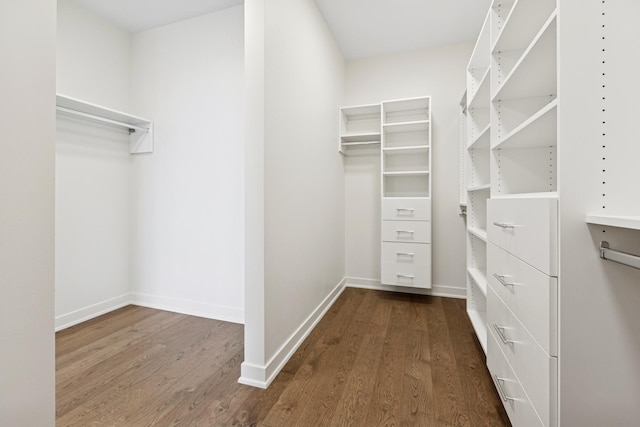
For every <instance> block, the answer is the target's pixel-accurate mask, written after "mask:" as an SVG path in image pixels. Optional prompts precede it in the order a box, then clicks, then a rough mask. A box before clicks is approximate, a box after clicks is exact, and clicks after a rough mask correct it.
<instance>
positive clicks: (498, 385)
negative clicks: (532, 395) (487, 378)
mask: <svg viewBox="0 0 640 427" xmlns="http://www.w3.org/2000/svg"><path fill="white" fill-rule="evenodd" d="M493 379H494V382H495V383H496V388H497V389H498V394H499V395H500V397H501V398H502V400H503V401H504V402H506V401H507V400H516V399H515V398H514V397H510V396H507V393H506V391H505V390H504V387H503V385H502V383H503V382H505V381H506V380H507V379H506V378H500V377H499V376H497V375H494V376H493Z"/></svg>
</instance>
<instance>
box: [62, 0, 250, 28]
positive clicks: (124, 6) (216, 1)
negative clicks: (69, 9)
mask: <svg viewBox="0 0 640 427" xmlns="http://www.w3.org/2000/svg"><path fill="white" fill-rule="evenodd" d="M74 1H75V3H76V4H79V5H82V6H84V7H86V8H87V9H89V10H92V11H93V12H95V13H97V14H98V15H101V16H102V17H104V18H105V19H107V20H108V21H110V22H112V23H114V24H115V25H117V26H119V27H121V28H124V29H125V30H128V31H130V32H132V33H137V32H139V31H144V30H148V29H150V28H155V27H160V26H162V25H167V24H171V23H173V22H178V21H183V20H185V19H189V18H193V17H195V16H200V15H204V14H206V13H210V12H215V11H218V10H222V9H226V8H228V7H232V6H238V5H241V4H243V3H244V0H74Z"/></svg>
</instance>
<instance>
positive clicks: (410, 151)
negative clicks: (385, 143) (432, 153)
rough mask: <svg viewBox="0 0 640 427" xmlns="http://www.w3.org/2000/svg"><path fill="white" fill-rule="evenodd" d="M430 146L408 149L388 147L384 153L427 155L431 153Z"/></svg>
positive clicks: (384, 149)
mask: <svg viewBox="0 0 640 427" xmlns="http://www.w3.org/2000/svg"><path fill="white" fill-rule="evenodd" d="M429 148H430V147H429V146H428V145H415V146H407V147H386V148H383V149H382V151H384V152H385V153H389V154H418V153H426V152H428V151H429Z"/></svg>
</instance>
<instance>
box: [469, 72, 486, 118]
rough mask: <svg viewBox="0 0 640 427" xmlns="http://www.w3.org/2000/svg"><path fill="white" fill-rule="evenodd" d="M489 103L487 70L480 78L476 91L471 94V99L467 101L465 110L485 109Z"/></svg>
mask: <svg viewBox="0 0 640 427" xmlns="http://www.w3.org/2000/svg"><path fill="white" fill-rule="evenodd" d="M488 103H489V68H487V69H486V70H485V71H484V75H483V76H482V77H481V78H480V83H479V85H478V89H477V90H476V92H475V93H474V94H473V98H471V99H470V100H469V104H468V106H467V108H477V107H481V108H486V107H487V105H488Z"/></svg>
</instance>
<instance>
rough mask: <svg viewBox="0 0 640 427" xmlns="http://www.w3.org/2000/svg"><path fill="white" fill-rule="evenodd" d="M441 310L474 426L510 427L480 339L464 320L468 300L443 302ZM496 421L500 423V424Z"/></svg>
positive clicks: (445, 300)
mask: <svg viewBox="0 0 640 427" xmlns="http://www.w3.org/2000/svg"><path fill="white" fill-rule="evenodd" d="M442 307H443V310H444V313H445V318H446V319H447V325H448V329H449V332H450V337H451V343H452V347H453V355H454V358H455V362H456V366H457V369H458V371H459V372H460V375H461V376H462V377H463V378H464V381H463V382H462V385H463V391H464V396H465V399H466V400H467V405H468V407H469V415H470V418H471V421H472V425H474V426H478V427H499V426H508V425H509V423H508V417H507V414H506V412H505V411H504V408H503V407H502V405H501V404H499V403H498V404H496V403H497V402H499V396H498V393H497V391H496V389H495V388H494V386H493V382H492V381H491V379H490V377H489V376H488V375H487V374H486V360H485V357H484V354H483V352H482V350H481V349H479V347H480V344H479V343H478V342H477V338H476V337H475V334H474V332H473V329H472V328H471V327H470V324H469V322H468V321H467V320H466V319H465V316H466V306H465V301H463V300H455V299H443V300H442ZM497 420H500V421H501V422H500V423H498V422H497Z"/></svg>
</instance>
